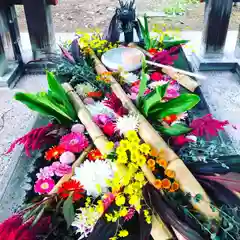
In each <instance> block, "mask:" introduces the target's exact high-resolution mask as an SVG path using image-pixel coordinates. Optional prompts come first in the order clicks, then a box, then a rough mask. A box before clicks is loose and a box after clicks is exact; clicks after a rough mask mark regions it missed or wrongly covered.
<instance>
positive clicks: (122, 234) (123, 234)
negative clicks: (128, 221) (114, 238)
mask: <svg viewBox="0 0 240 240" xmlns="http://www.w3.org/2000/svg"><path fill="white" fill-rule="evenodd" d="M118 236H119V237H127V236H128V231H127V230H121V231H120V232H119V234H118Z"/></svg>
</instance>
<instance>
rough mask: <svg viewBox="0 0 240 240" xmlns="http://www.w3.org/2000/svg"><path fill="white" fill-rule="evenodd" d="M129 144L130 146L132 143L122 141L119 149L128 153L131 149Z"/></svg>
mask: <svg viewBox="0 0 240 240" xmlns="http://www.w3.org/2000/svg"><path fill="white" fill-rule="evenodd" d="M129 144H130V142H129V141H128V140H126V139H124V140H121V141H120V143H119V147H120V148H122V149H124V150H125V151H126V150H128V149H129Z"/></svg>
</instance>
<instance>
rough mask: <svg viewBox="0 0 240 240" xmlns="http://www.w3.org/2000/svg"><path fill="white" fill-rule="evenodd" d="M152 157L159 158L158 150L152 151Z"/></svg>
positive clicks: (153, 149)
mask: <svg viewBox="0 0 240 240" xmlns="http://www.w3.org/2000/svg"><path fill="white" fill-rule="evenodd" d="M150 156H152V157H157V156H158V152H157V150H156V149H155V148H153V147H152V149H151V152H150Z"/></svg>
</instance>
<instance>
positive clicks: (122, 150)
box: [116, 146, 126, 155]
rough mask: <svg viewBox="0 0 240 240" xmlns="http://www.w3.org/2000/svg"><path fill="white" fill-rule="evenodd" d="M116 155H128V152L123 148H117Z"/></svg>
mask: <svg viewBox="0 0 240 240" xmlns="http://www.w3.org/2000/svg"><path fill="white" fill-rule="evenodd" d="M116 153H117V154H118V155H119V154H123V153H126V150H125V149H124V148H122V147H120V146H119V147H117V149H116Z"/></svg>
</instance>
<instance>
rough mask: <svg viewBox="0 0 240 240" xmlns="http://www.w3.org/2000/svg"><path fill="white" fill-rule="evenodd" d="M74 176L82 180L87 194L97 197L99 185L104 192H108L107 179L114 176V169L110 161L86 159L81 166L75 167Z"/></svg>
mask: <svg viewBox="0 0 240 240" xmlns="http://www.w3.org/2000/svg"><path fill="white" fill-rule="evenodd" d="M72 178H73V179H75V180H78V181H80V182H81V184H82V185H83V186H84V189H85V190H86V191H87V195H89V196H93V197H97V196H98V195H99V189H98V188H99V187H100V188H101V192H102V193H106V192H108V186H107V183H106V180H107V179H112V178H113V169H112V167H111V163H110V162H109V161H103V160H96V161H89V160H86V161H85V162H84V163H83V164H82V165H80V167H76V168H75V175H74V176H73V177H72Z"/></svg>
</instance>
